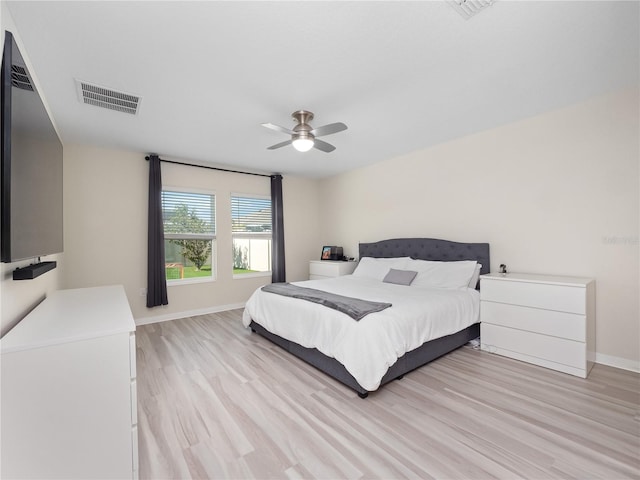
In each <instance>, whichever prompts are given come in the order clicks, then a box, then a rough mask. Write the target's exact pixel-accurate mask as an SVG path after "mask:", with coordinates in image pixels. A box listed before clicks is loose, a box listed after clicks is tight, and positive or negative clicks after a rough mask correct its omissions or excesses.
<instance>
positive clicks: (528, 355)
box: [480, 273, 595, 378]
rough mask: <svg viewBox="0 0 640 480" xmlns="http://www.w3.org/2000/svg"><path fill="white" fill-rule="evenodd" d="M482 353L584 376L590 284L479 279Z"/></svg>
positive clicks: (590, 336)
mask: <svg viewBox="0 0 640 480" xmlns="http://www.w3.org/2000/svg"><path fill="white" fill-rule="evenodd" d="M480 320H481V322H482V323H481V325H480V341H481V345H482V347H481V348H482V350H486V351H489V352H492V353H497V354H499V355H504V356H506V357H511V358H515V359H517V360H522V361H525V362H529V363H534V364H536V365H540V366H543V367H547V368H552V369H554V370H558V371H561V372H565V373H570V374H572V375H576V376H578V377H582V378H586V377H587V375H588V374H589V371H590V370H591V367H592V366H593V361H594V357H595V281H594V280H593V279H591V278H576V277H561V276H552V275H533V274H524V273H508V274H506V275H503V274H500V273H492V274H489V275H482V276H480Z"/></svg>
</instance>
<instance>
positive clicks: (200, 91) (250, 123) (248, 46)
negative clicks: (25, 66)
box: [7, 0, 640, 177]
mask: <svg viewBox="0 0 640 480" xmlns="http://www.w3.org/2000/svg"><path fill="white" fill-rule="evenodd" d="M7 5H8V6H9V10H10V12H11V14H12V17H13V19H14V22H15V24H16V26H17V29H18V34H19V36H20V38H21V39H22V41H23V44H24V48H25V49H26V54H27V56H28V58H29V60H30V62H31V64H32V65H33V69H34V70H35V76H36V78H37V80H38V82H39V84H40V87H41V90H42V91H43V92H44V95H45V97H46V99H47V102H48V104H49V106H50V108H51V111H52V113H53V116H54V119H55V122H56V124H57V127H58V130H59V132H60V134H61V136H62V140H63V142H64V143H89V144H95V145H99V146H106V147H116V148H121V149H127V150H133V151H140V152H145V153H146V152H156V153H159V154H160V156H161V157H162V158H168V159H179V160H183V161H193V162H196V163H204V162H210V163H212V164H216V165H229V166H233V167H235V168H238V167H240V168H246V169H253V170H258V171H264V172H267V173H271V172H281V173H285V174H295V175H303V176H309V177H324V176H329V175H333V174H336V173H339V172H343V171H346V170H350V169H353V168H357V167H360V166H364V165H367V164H371V163H374V162H378V161H380V160H384V159H387V158H391V157H394V156H397V155H401V154H404V153H408V152H411V151H414V150H418V149H421V148H425V147H428V146H432V145H435V144H438V143H442V142H446V141H449V140H452V139H455V138H458V137H462V136H464V135H468V134H471V133H474V132H478V131H481V130H486V129H489V128H492V127H495V126H499V125H502V124H505V123H509V122H513V121H515V120H518V119H522V118H526V117H529V116H532V115H536V114H538V113H542V112H545V111H548V110H552V109H555V108H559V107H562V106H566V105H570V104H572V103H575V102H579V101H581V100H584V99H586V98H588V97H591V96H594V95H598V94H602V93H606V92H609V91H612V90H615V89H619V88H623V87H626V86H630V85H637V84H638V83H639V70H640V61H639V48H640V47H639V45H640V37H639V35H640V33H639V31H640V30H639V17H640V14H639V11H640V8H639V7H640V3H638V2H637V1H626V2H612V1H602V2H597V1H568V2H559V1H554V2H550V1H542V2H532V1H527V2H525V1H506V0H500V1H497V2H496V3H495V4H494V5H493V6H491V7H489V8H488V9H486V10H485V11H483V12H481V13H479V14H478V15H477V16H475V17H473V18H471V19H469V20H465V19H463V18H462V17H461V16H460V15H459V14H458V13H457V12H456V11H455V10H454V9H453V8H452V7H451V5H449V4H448V3H447V2H445V1H444V0H443V1H429V2H396V1H391V2H365V1H356V2H306V1H305V2H240V1H234V2H202V1H200V2H184V1H182V2H155V1H142V2H128V1H120V2H118V1H115V2H96V1H71V2H59V1H45V2H24V1H18V2H8V3H7ZM23 53H24V52H23ZM76 78H77V79H80V80H84V81H87V82H91V83H95V84H98V85H102V86H105V87H109V88H112V89H116V90H121V91H124V92H128V93H132V94H136V95H140V96H141V97H142V103H141V108H140V112H139V113H138V115H136V116H132V115H128V114H123V113H118V112H114V111H110V110H105V109H101V108H97V107H93V106H89V105H84V104H81V103H80V102H79V101H78V97H77V94H76V87H75V80H74V79H76ZM299 109H307V110H311V111H312V112H314V113H315V117H316V118H315V120H314V121H313V122H312V125H314V126H320V125H324V124H327V123H333V122H344V123H346V124H347V125H348V126H349V129H348V130H347V131H345V132H342V133H338V134H335V135H333V136H329V137H323V139H324V140H326V141H328V142H330V143H332V144H334V145H335V146H336V147H337V149H336V150H335V151H334V152H333V153H329V154H326V153H323V152H320V151H318V150H312V151H310V152H308V153H299V152H297V151H295V150H294V149H293V148H292V147H290V146H289V147H285V148H282V149H279V150H273V151H271V150H267V149H266V147H268V146H269V145H272V144H275V143H278V142H281V141H284V140H287V136H286V135H284V134H279V133H277V132H274V131H270V130H267V129H265V128H264V127H262V126H261V125H260V124H261V123H265V122H271V123H276V124H279V125H282V126H285V127H292V126H293V122H292V120H291V118H290V114H291V112H293V111H294V110H299Z"/></svg>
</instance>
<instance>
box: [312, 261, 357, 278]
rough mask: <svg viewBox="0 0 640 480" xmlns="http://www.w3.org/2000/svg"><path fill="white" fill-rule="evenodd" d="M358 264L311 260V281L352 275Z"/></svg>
mask: <svg viewBox="0 0 640 480" xmlns="http://www.w3.org/2000/svg"><path fill="white" fill-rule="evenodd" d="M356 265H358V262H335V261H331V260H311V261H310V262H309V280H318V279H322V278H331V277H340V276H341V275H350V274H352V273H353V271H354V270H355V269H356Z"/></svg>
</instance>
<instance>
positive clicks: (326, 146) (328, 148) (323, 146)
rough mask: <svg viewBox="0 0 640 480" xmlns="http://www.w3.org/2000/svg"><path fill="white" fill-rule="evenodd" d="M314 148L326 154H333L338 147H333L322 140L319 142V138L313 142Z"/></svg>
mask: <svg viewBox="0 0 640 480" xmlns="http://www.w3.org/2000/svg"><path fill="white" fill-rule="evenodd" d="M313 148H317V149H318V150H321V151H323V152H325V153H329V152H333V151H334V150H335V149H336V147H334V146H333V145H331V144H330V143H327V142H323V141H322V140H318V139H317V138H316V139H315V140H314V142H313Z"/></svg>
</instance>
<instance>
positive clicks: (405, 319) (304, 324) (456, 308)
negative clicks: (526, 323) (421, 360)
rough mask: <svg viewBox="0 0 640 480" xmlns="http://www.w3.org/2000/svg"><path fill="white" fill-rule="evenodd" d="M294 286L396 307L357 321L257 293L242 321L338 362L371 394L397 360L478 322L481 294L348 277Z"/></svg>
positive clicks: (319, 307) (321, 308) (305, 303)
mask: <svg viewBox="0 0 640 480" xmlns="http://www.w3.org/2000/svg"><path fill="white" fill-rule="evenodd" d="M294 284H295V285H299V286H301V287H307V288H316V289H319V290H325V291H327V292H331V293H336V294H339V295H345V296H348V297H355V298H361V299H364V300H372V301H377V302H390V303H392V304H393V306H392V307H391V308H387V309H386V310H383V311H381V312H377V313H371V314H369V315H367V316H366V317H364V318H363V319H361V320H360V321H355V320H353V319H352V318H351V317H349V316H348V315H346V314H344V313H341V312H338V311H336V310H333V309H331V308H327V307H325V306H322V305H318V304H315V303H312V302H309V301H306V300H300V299H296V298H291V297H285V296H282V295H277V294H273V293H267V292H263V291H262V290H260V289H258V290H256V291H255V292H254V293H253V295H252V296H251V298H249V301H248V302H247V304H246V306H245V310H244V313H243V317H242V322H243V324H244V326H245V327H247V326H249V324H250V323H251V320H254V321H255V322H256V323H259V324H260V325H262V326H263V327H264V328H266V329H267V330H269V331H270V332H271V333H274V334H276V335H279V336H280V337H282V338H285V339H287V340H291V341H293V342H295V343H297V344H299V345H302V346H303V347H307V348H317V349H318V350H320V352H322V353H323V354H325V355H326V356H328V357H332V358H335V359H336V360H337V361H339V362H340V363H341V364H342V365H344V366H345V368H346V369H347V371H348V372H349V373H350V374H351V375H353V377H354V378H355V379H356V381H357V382H358V383H359V384H360V385H361V386H362V387H363V388H365V389H366V390H368V391H374V390H376V389H377V388H378V387H379V386H380V381H381V380H382V377H383V376H384V375H385V373H386V372H387V370H388V369H389V367H390V366H391V365H393V364H394V363H395V362H396V360H397V359H398V358H400V357H401V356H402V355H404V354H405V353H406V352H409V351H411V350H413V349H415V348H417V347H419V346H420V345H422V344H423V343H424V342H427V341H429V340H433V339H436V338H440V337H444V336H446V335H450V334H452V333H455V332H458V331H460V330H462V329H464V328H466V327H468V326H470V325H472V324H474V323H476V322H478V321H479V316H480V295H479V293H478V292H477V291H476V290H473V289H470V288H466V289H460V290H455V289H439V288H426V287H407V286H403V285H394V284H388V283H383V282H380V281H377V280H373V279H369V278H362V277H354V276H353V275H345V276H342V277H336V278H330V279H322V280H309V281H305V282H295V283H294Z"/></svg>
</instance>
